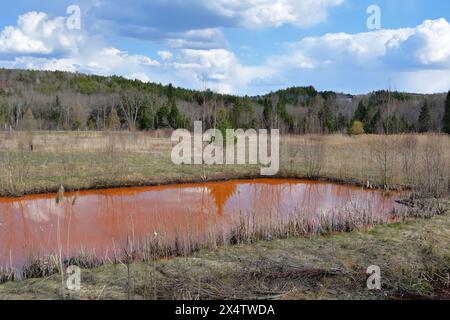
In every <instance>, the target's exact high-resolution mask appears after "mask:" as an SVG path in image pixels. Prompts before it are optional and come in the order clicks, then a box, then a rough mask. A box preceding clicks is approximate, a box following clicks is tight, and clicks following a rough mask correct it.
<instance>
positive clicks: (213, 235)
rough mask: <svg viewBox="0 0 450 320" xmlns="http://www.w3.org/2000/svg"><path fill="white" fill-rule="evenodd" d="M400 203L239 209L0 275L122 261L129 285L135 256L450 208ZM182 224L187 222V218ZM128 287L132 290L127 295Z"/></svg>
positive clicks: (364, 225) (34, 260) (44, 273)
mask: <svg viewBox="0 0 450 320" xmlns="http://www.w3.org/2000/svg"><path fill="white" fill-rule="evenodd" d="M403 203H404V204H405V205H408V206H409V208H408V209H407V210H406V209H404V210H400V209H394V210H393V211H392V212H389V213H386V214H382V215H380V213H379V212H378V213H377V212H374V211H373V210H372V206H371V204H370V203H366V204H361V203H360V202H357V201H350V202H349V203H348V204H346V205H345V206H344V207H342V208H338V209H333V210H330V211H328V212H320V213H319V214H317V215H314V216H311V215H310V214H307V212H306V211H305V210H301V209H297V210H293V211H292V212H291V213H289V214H288V215H281V214H278V213H273V214H265V215H261V214H256V213H255V212H247V213H241V214H240V215H239V217H238V219H236V221H235V223H234V225H233V226H232V227H229V228H227V229H225V228H224V227H223V226H221V225H213V224H211V225H209V226H207V228H206V230H207V231H206V233H205V234H204V236H203V237H198V235H196V233H195V226H189V227H188V230H189V229H191V231H188V232H186V233H184V234H181V233H176V234H175V236H173V235H172V236H171V237H168V236H167V235H165V234H164V233H158V232H156V231H155V232H153V233H151V234H149V235H147V236H145V237H144V238H142V239H135V238H134V237H132V236H128V237H127V241H126V243H125V244H123V246H120V245H119V246H117V245H116V248H115V249H114V254H113V255H112V254H108V253H106V254H105V255H104V256H103V257H101V256H99V255H97V254H96V253H95V252H91V253H87V252H85V251H83V250H81V251H80V252H79V253H78V254H77V255H76V256H72V257H69V258H64V257H62V255H61V254H60V252H56V253H55V254H52V255H47V256H44V257H35V256H34V257H30V258H29V260H28V262H27V263H26V264H25V266H23V268H22V272H21V273H20V274H15V273H14V272H12V271H11V269H8V268H4V269H0V271H1V273H0V279H2V281H4V282H5V281H12V280H14V279H27V278H43V277H49V276H51V275H54V274H64V270H65V269H66V268H67V267H68V266H74V265H75V266H79V267H80V268H83V269H93V268H98V267H100V266H102V265H105V264H111V263H112V264H122V265H124V266H126V268H127V270H129V273H128V277H130V278H129V283H130V288H131V286H132V285H131V283H132V274H133V272H132V265H133V263H135V262H139V261H143V262H151V261H158V260H160V259H171V258H175V257H188V256H191V255H192V254H193V253H195V252H198V251H200V250H203V249H216V248H218V247H226V246H233V245H246V244H253V243H257V242H259V241H271V240H275V239H288V238H299V237H310V238H316V237H321V236H327V235H332V234H336V233H345V232H355V231H364V230H368V229H370V228H372V227H374V226H377V225H383V224H388V223H394V222H404V221H408V220H410V219H412V218H421V219H429V218H431V217H433V216H436V215H444V214H445V213H447V209H448V207H447V206H445V205H444V204H443V203H441V202H439V201H438V200H436V201H435V200H429V201H427V202H424V201H423V200H419V199H414V198H411V199H406V200H404V201H403ZM186 223H187V224H188V223H189V219H187V220H186ZM117 248H118V249H117ZM117 252H118V253H117ZM61 268H63V271H61ZM131 292H132V290H131V289H130V295H131ZM130 297H131V296H130Z"/></svg>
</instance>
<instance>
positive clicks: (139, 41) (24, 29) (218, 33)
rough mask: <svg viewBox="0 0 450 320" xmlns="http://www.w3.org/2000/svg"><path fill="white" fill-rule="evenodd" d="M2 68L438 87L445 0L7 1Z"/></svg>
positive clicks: (448, 15)
mask: <svg viewBox="0 0 450 320" xmlns="http://www.w3.org/2000/svg"><path fill="white" fill-rule="evenodd" d="M73 5H75V6H78V7H79V8H80V15H79V17H80V19H78V18H77V16H78V15H77V10H76V8H75V7H73ZM371 5H377V6H378V7H379V8H380V10H381V11H380V12H381V20H380V22H381V28H380V29H373V28H369V27H368V24H367V20H368V19H369V20H370V22H374V21H376V20H373V19H371V16H372V15H371V14H368V13H367V9H368V7H369V6H371ZM74 8H75V9H74ZM68 9H69V10H68ZM78 22H80V24H79V25H78ZM370 25H371V26H373V25H374V24H370ZM78 26H79V27H78ZM0 67H6V68H32V69H45V70H66V71H79V72H84V73H93V74H100V75H111V74H117V75H122V76H125V77H128V78H131V79H135V78H136V79H140V80H143V81H153V82H161V83H165V84H167V83H173V84H175V85H177V86H183V87H188V88H193V89H204V88H211V89H212V90H214V91H218V92H223V93H234V94H241V95H244V94H249V95H253V94H261V93H266V92H269V91H271V90H276V89H279V88H284V87H289V86H303V85H314V86H315V87H316V88H318V89H320V90H335V91H342V92H349V93H365V92H369V91H372V90H377V89H389V88H390V89H395V90H404V91H411V92H426V93H430V92H443V91H447V90H449V89H450V2H449V1H442V0H370V1H367V0H78V1H77V0H69V1H66V0H59V1H54V0H15V1H10V0H6V1H2V2H1V4H0Z"/></svg>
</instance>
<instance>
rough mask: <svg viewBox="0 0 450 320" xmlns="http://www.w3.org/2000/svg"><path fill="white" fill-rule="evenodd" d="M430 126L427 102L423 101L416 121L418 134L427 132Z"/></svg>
mask: <svg viewBox="0 0 450 320" xmlns="http://www.w3.org/2000/svg"><path fill="white" fill-rule="evenodd" d="M431 125H432V123H431V112H430V108H429V106H428V102H427V101H426V100H425V103H424V104H423V107H422V110H421V111H420V115H419V120H418V127H419V132H420V133H424V132H429V131H430V130H431Z"/></svg>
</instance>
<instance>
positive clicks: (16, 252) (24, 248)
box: [0, 179, 399, 268]
mask: <svg viewBox="0 0 450 320" xmlns="http://www.w3.org/2000/svg"><path fill="white" fill-rule="evenodd" d="M398 197H399V194H395V193H389V194H388V193H384V192H381V191H373V190H372V191H368V190H363V189H361V188H357V187H350V186H342V185H337V184H331V183H321V182H320V183H319V182H312V181H304V180H285V179H276V180H275V179H274V180H272V179H260V180H238V181H228V182H218V183H201V184H186V185H170V186H157V187H145V188H127V189H114V190H100V191H83V192H78V193H67V194H66V195H65V198H64V200H63V201H62V202H61V203H59V204H57V203H56V201H55V195H37V196H27V197H23V198H17V199H12V198H0V265H3V266H5V265H10V264H12V265H13V266H14V267H16V268H17V267H21V266H22V265H23V264H24V263H25V262H26V261H27V259H29V258H30V257H31V256H33V257H42V256H45V255H50V254H54V253H55V252H57V250H58V248H60V249H61V250H62V254H63V255H64V256H69V255H77V254H79V253H80V252H81V251H84V252H87V253H95V254H96V255H97V256H101V257H106V256H111V255H112V252H113V251H114V252H115V251H116V250H119V251H120V250H121V248H123V247H124V246H125V245H126V243H127V241H130V239H131V241H133V243H139V241H141V240H142V239H145V237H147V236H149V235H154V234H155V233H157V234H158V235H162V234H164V237H165V238H166V239H168V240H170V238H173V239H172V241H173V240H174V239H177V240H180V239H181V241H187V240H189V241H195V242H197V243H202V242H205V241H207V239H208V236H211V234H212V233H213V231H214V232H215V233H217V231H218V230H220V232H221V233H222V235H225V236H226V235H227V232H228V233H229V232H230V229H231V227H232V226H235V225H236V224H237V223H238V222H239V221H241V220H242V217H245V216H247V217H249V216H250V217H252V219H253V221H255V219H258V221H263V219H262V218H263V217H264V218H267V217H270V218H271V219H272V220H270V221H273V218H274V217H276V219H277V221H278V220H280V221H282V220H283V218H284V219H285V218H286V217H287V216H289V215H290V214H292V213H294V212H298V211H300V210H302V211H303V212H304V214H305V215H307V216H308V217H310V218H311V219H313V218H314V217H315V216H317V215H320V214H327V213H330V212H333V210H339V209H342V208H345V207H346V206H349V205H352V206H354V205H357V206H361V207H366V208H370V210H372V212H374V214H375V215H377V216H386V215H387V214H388V213H390V212H391V211H392V209H393V208H399V205H397V204H396V203H395V200H396V199H397V198H398ZM267 221H269V219H268V220H267ZM228 235H229V234H228ZM127 239H128V240H127Z"/></svg>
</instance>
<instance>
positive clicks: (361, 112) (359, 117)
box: [353, 101, 368, 122]
mask: <svg viewBox="0 0 450 320" xmlns="http://www.w3.org/2000/svg"><path fill="white" fill-rule="evenodd" d="M367 116H368V109H367V107H366V106H365V105H364V102H363V101H360V102H359V104H358V108H356V111H355V115H354V117H353V121H361V122H365V121H367Z"/></svg>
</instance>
